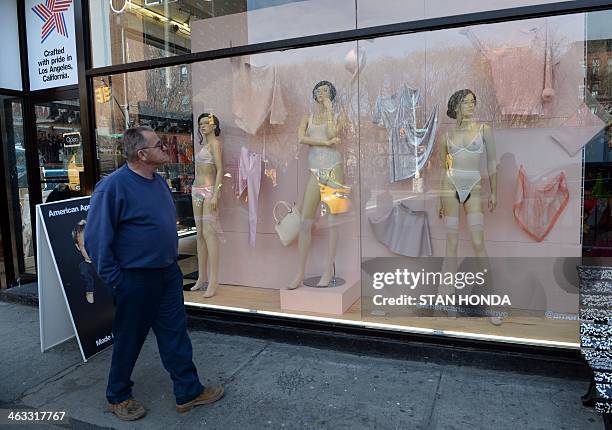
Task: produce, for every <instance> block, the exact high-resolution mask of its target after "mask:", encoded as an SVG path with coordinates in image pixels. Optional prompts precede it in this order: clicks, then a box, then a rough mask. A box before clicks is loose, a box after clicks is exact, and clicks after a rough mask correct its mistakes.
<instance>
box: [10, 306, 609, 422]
mask: <svg viewBox="0 0 612 430" xmlns="http://www.w3.org/2000/svg"><path fill="white" fill-rule="evenodd" d="M190 336H191V340H192V343H193V349H194V360H195V362H196V365H197V366H198V369H199V373H200V376H201V379H202V380H203V382H204V383H207V382H210V383H212V382H218V381H221V382H222V383H224V384H225V388H226V394H225V397H224V398H223V399H222V400H221V401H220V402H217V403H215V404H212V405H207V406H199V407H197V408H194V409H193V410H192V411H190V412H188V413H186V414H182V415H179V414H178V413H176V412H175V410H174V398H173V395H172V385H171V382H170V378H169V376H168V375H167V374H166V372H165V370H164V369H163V367H162V364H161V361H160V358H159V354H158V352H157V344H156V342H155V339H154V336H153V335H151V336H150V337H149V338H148V339H147V341H146V343H145V345H144V347H143V350H142V352H141V354H140V358H139V360H138V363H137V365H136V369H135V371H134V375H133V380H134V381H135V383H136V384H135V388H134V396H135V398H137V399H138V400H140V401H141V402H143V403H144V405H145V407H146V408H147V411H148V413H147V416H145V417H144V418H143V419H141V420H139V421H135V422H131V423H128V422H122V421H120V420H118V419H117V418H116V417H115V416H114V415H112V414H111V413H109V412H105V408H106V400H105V398H104V391H105V387H106V378H107V372H108V368H109V364H110V357H111V354H110V350H106V351H104V352H103V353H101V354H99V355H97V356H95V357H93V358H92V359H91V360H90V361H89V362H87V363H83V362H82V360H81V356H80V352H79V348H78V345H77V344H76V341H75V340H72V341H68V342H66V343H64V344H62V345H60V346H57V347H55V348H53V349H52V350H51V351H48V352H46V353H44V354H42V353H41V352H40V343H39V328H38V310H37V309H36V308H35V307H32V306H26V305H23V304H16V303H8V302H0V338H2V339H3V344H2V347H1V349H0V408H4V409H13V408H34V409H36V410H45V411H66V413H67V415H68V416H69V417H71V427H72V428H79V429H85V428H87V429H96V428H117V429H132V428H134V429H147V430H148V429H174V428H177V429H179V428H180V429H188V428H207V429H223V430H231V429H240V430H247V429H334V430H340V429H351V430H356V429H443V430H453V429H470V430H473V429H496V430H502V429H555V430H558V429H580V430H582V429H602V428H603V425H602V420H601V417H600V416H598V415H597V414H596V413H594V412H593V411H592V410H591V409H587V408H585V407H583V406H582V405H581V404H580V395H582V394H583V393H584V392H585V391H586V389H587V386H588V382H586V381H577V380H568V379H564V378H563V377H562V376H563V375H559V376H560V377H559V378H555V377H544V376H538V375H525V374H521V373H511V372H502V371H495V370H486V369H481V368H472V367H468V366H454V365H440V364H433V363H424V362H413V361H406V360H396V359H387V358H380V357H371V356H361V355H354V354H347V353H343V352H337V351H333V350H327V349H325V350H323V349H315V348H309V347H304V346H296V345H288V344H283V343H277V342H271V341H265V340H261V339H254V338H248V337H239V336H230V335H223V334H217V333H209V332H205V331H191V332H190ZM15 428H25V426H15ZM39 428H42V427H39Z"/></svg>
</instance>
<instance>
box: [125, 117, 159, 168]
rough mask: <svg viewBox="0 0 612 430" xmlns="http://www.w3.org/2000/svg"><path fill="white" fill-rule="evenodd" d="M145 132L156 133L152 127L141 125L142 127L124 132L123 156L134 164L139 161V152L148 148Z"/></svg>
mask: <svg viewBox="0 0 612 430" xmlns="http://www.w3.org/2000/svg"><path fill="white" fill-rule="evenodd" d="M143 131H154V130H153V129H152V128H151V127H148V126H146V125H141V126H140V127H132V128H128V129H127V130H125V131H124V132H123V139H122V141H121V143H122V145H123V156H124V157H125V158H127V161H129V162H134V161H136V160H137V159H138V150H139V149H142V148H144V147H145V146H147V138H146V137H145V136H144V134H143V133H142V132H143Z"/></svg>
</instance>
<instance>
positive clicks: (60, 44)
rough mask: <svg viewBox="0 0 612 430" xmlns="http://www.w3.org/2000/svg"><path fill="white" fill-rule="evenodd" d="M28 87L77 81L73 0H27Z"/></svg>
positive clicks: (47, 86)
mask: <svg viewBox="0 0 612 430" xmlns="http://www.w3.org/2000/svg"><path fill="white" fill-rule="evenodd" d="M25 15H26V31H27V37H28V65H29V68H30V89H31V90H42V89H46V88H55V87H61V86H64V85H75V84H77V83H78V75H77V55H76V39H75V28H74V2H73V0H26V1H25Z"/></svg>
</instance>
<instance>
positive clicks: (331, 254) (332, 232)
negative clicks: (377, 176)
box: [317, 164, 344, 286]
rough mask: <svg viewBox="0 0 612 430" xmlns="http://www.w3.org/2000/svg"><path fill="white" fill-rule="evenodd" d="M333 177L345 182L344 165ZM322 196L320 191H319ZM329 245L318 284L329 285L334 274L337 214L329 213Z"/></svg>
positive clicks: (337, 169)
mask: <svg viewBox="0 0 612 430" xmlns="http://www.w3.org/2000/svg"><path fill="white" fill-rule="evenodd" d="M332 177H333V178H335V180H336V181H337V182H338V183H341V184H342V183H343V182H344V171H343V170H342V165H340V164H339V165H337V166H336V167H335V168H334V171H333V175H332ZM319 196H320V193H319ZM328 220H329V245H328V248H327V262H326V263H325V271H324V272H323V274H322V275H321V279H320V280H319V283H318V284H317V285H318V286H327V285H329V283H330V282H331V280H332V277H333V276H334V261H336V249H337V247H338V227H337V226H336V224H335V215H332V214H329V215H328Z"/></svg>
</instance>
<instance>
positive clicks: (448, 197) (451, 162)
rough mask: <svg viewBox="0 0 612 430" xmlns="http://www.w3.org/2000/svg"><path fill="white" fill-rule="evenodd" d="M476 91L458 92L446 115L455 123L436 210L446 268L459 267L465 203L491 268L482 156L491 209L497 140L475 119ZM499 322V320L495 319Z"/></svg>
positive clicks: (480, 253)
mask: <svg viewBox="0 0 612 430" xmlns="http://www.w3.org/2000/svg"><path fill="white" fill-rule="evenodd" d="M475 106H476V95H475V94H474V93H473V92H472V91H471V90H468V89H465V90H460V91H457V92H455V93H454V94H453V95H452V96H451V97H450V99H449V101H448V111H447V113H446V114H447V115H448V116H449V117H450V118H453V119H455V120H456V126H455V128H454V129H453V130H451V131H450V132H448V133H447V134H446V136H445V139H444V143H443V144H442V145H441V150H440V153H441V157H442V172H441V178H440V199H439V202H438V207H437V212H438V216H439V217H440V218H444V220H445V223H446V226H447V233H446V257H447V258H446V265H447V267H446V270H448V271H450V272H453V273H454V272H456V271H457V246H458V238H459V210H460V208H461V207H463V210H464V211H465V214H466V218H467V223H468V226H469V229H470V234H471V239H472V247H473V249H474V254H475V256H476V257H478V258H479V261H480V263H479V265H481V266H482V269H481V270H484V269H487V271H488V256H487V251H486V249H485V244H484V215H483V208H482V192H481V189H482V186H481V181H482V178H481V174H480V160H481V157H483V156H484V155H486V160H487V170H488V178H489V185H490V187H491V194H490V195H489V199H488V203H487V206H488V209H489V211H493V210H494V209H495V206H496V205H497V173H496V172H497V170H496V155H495V141H494V137H493V131H492V129H491V127H490V126H489V125H487V124H484V123H478V122H476V121H474V120H473V118H472V117H473V114H474V108H475ZM491 322H493V323H497V320H495V321H494V320H493V319H492V321H491Z"/></svg>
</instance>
